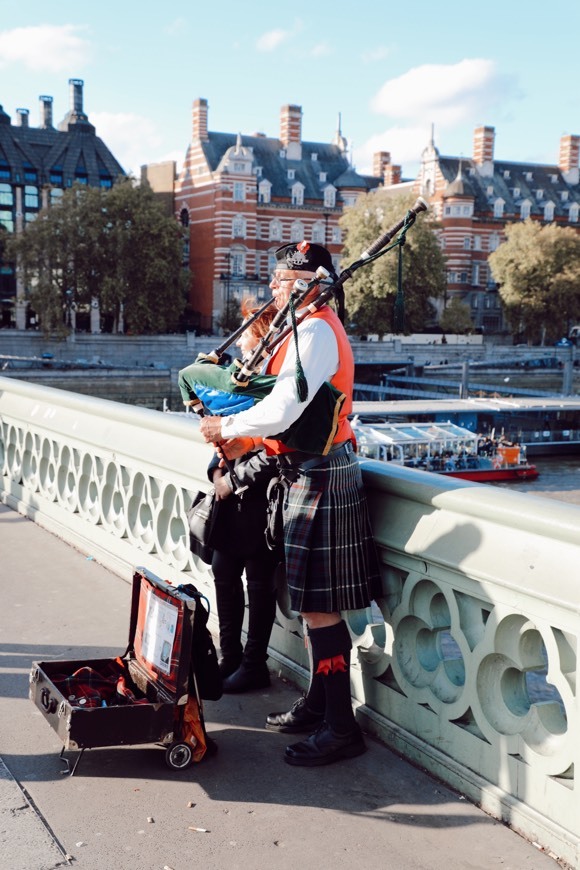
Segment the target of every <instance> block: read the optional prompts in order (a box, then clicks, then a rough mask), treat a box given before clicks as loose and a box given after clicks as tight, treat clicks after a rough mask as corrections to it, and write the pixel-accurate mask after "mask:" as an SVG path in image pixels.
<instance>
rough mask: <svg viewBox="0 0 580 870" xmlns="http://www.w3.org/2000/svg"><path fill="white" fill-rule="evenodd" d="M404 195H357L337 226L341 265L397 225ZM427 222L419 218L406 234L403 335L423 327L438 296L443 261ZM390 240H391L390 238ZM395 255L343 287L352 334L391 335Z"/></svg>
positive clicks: (407, 198)
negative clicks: (340, 236)
mask: <svg viewBox="0 0 580 870" xmlns="http://www.w3.org/2000/svg"><path fill="white" fill-rule="evenodd" d="M413 201H414V197H413V196H412V195H411V194H409V195H405V194H403V195H400V196H392V195H391V194H390V192H388V191H385V190H377V191H374V192H372V193H369V194H367V195H366V196H362V197H360V198H359V199H358V200H357V202H356V204H355V205H353V206H350V207H349V208H348V209H346V210H345V212H344V215H343V216H342V218H341V220H340V223H341V226H342V228H343V229H344V231H345V241H344V249H343V254H342V256H343V259H342V265H343V267H345V266H348V265H350V264H351V263H353V262H354V261H355V260H358V259H359V258H360V255H361V253H362V251H364V250H365V249H366V248H367V247H368V246H369V244H371V243H372V242H373V241H374V240H375V238H377V237H378V236H379V235H380V234H381V232H382V231H384V230H386V229H389V227H391V226H393V225H395V224H397V223H398V222H399V221H400V220H401V219H402V218H403V217H404V215H405V213H406V211H407V210H408V209H409V208H410V206H411V205H412V204H413ZM433 229H434V224H433V223H432V221H431V220H430V219H426V218H425V217H422V216H421V217H419V218H418V219H417V221H416V223H415V224H414V226H413V227H411V229H410V230H409V231H408V232H407V235H406V240H405V245H404V248H403V287H404V300H405V331H406V332H416V331H418V330H421V329H423V327H424V326H425V323H426V321H427V320H428V319H430V317H432V315H433V306H432V305H431V303H430V301H429V300H430V299H431V298H437V297H440V296H442V295H443V293H444V292H445V285H446V273H445V260H444V257H443V255H442V253H441V249H440V247H439V244H438V242H437V238H436V236H435V233H434V232H433ZM393 241H394V239H393ZM397 272H398V251H397V250H394V251H392V252H391V253H389V254H387V255H386V256H384V257H380V258H379V259H378V260H377V261H376V262H374V263H372V264H371V265H370V266H363V267H362V268H361V269H359V270H358V271H357V272H355V273H354V276H353V278H352V279H350V280H349V281H347V282H346V284H345V300H346V307H347V310H348V320H349V321H350V322H351V324H353V325H352V326H351V329H352V330H353V331H356V333H357V334H366V333H369V332H370V333H379V335H383V334H384V333H388V332H392V331H393V326H394V323H393V313H394V307H395V298H396V295H397Z"/></svg>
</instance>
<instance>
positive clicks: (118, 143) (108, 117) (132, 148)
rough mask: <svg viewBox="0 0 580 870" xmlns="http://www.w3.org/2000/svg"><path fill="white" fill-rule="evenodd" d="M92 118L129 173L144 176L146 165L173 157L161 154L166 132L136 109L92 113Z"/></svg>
mask: <svg viewBox="0 0 580 870" xmlns="http://www.w3.org/2000/svg"><path fill="white" fill-rule="evenodd" d="M89 121H90V122H91V124H94V126H95V127H96V130H97V136H99V137H100V138H101V139H102V140H103V142H104V143H105V144H106V146H107V148H109V149H110V151H111V152H112V153H113V156H114V157H116V158H117V160H118V161H119V163H120V164H121V166H122V167H123V169H124V170H125V172H131V173H132V174H133V175H135V176H136V177H137V178H139V176H140V175H141V165H142V164H144V163H157V162H159V161H160V160H161V159H173V158H167V157H166V158H160V157H159V156H158V153H159V152H160V150H161V146H162V145H163V135H162V132H161V131H160V130H159V128H158V127H157V125H156V124H155V123H154V121H152V120H151V119H150V118H146V117H144V116H143V115H136V114H134V113H132V112H117V113H114V112H91V113H90V115H89Z"/></svg>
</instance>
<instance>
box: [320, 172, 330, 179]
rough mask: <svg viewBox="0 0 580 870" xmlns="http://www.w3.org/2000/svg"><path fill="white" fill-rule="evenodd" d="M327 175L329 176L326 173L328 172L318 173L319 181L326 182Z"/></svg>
mask: <svg viewBox="0 0 580 870" xmlns="http://www.w3.org/2000/svg"><path fill="white" fill-rule="evenodd" d="M327 174H328V173H326V172H319V173H318V180H319V181H326V176H327Z"/></svg>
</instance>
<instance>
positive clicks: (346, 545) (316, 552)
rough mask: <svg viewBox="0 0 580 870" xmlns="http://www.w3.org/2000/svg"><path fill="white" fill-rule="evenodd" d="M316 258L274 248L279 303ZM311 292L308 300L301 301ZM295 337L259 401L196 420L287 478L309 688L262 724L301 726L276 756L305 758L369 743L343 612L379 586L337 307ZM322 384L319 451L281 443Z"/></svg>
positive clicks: (291, 556)
mask: <svg viewBox="0 0 580 870" xmlns="http://www.w3.org/2000/svg"><path fill="white" fill-rule="evenodd" d="M319 267H323V268H324V269H326V270H327V272H328V273H329V274H330V275H333V274H334V268H333V265H332V259H331V256H330V253H329V251H328V250H327V249H326V248H325V247H323V246H322V245H318V244H308V243H306V242H302V243H300V244H298V245H295V244H290V245H283V246H282V247H281V248H279V249H278V250H277V251H276V268H275V271H274V274H273V276H272V279H271V282H270V288H271V290H272V295H273V297H274V301H275V306H276V308H277V309H278V310H280V309H282V308H283V307H284V306H285V305H286V303H287V301H288V299H289V297H290V294H291V291H292V288H293V285H294V282H295V281H296V280H297V279H302V280H303V281H306V282H311V281H312V280H313V279H314V277H315V273H316V270H317V269H318V268H319ZM316 293H317V288H316V287H313V290H312V294H313V295H316ZM309 301H310V300H309V297H307V298H306V299H305V300H303V302H302V303H301V307H304V306H305V305H307V304H308V302H309ZM296 336H297V339H298V355H297V349H296V340H295V337H294V335H293V334H289V335H288V337H287V338H286V339H285V340H284V341H281V342H279V344H278V345H277V346H276V347H275V348H274V351H273V353H272V355H271V356H270V357H269V359H268V360H267V362H266V369H265V370H266V372H267V373H268V374H273V375H276V376H277V378H276V382H275V385H274V387H273V389H272V390H271V392H270V393H269V394H268V395H267V396H266V397H265V398H263V399H262V401H260V402H258V403H257V404H255V405H254V406H253V407H251V408H249V409H248V410H245V411H241V412H240V413H238V414H231V415H229V416H224V417H219V416H206V417H203V418H202V420H201V423H200V427H201V432H202V434H203V436H204V438H205V439H206V441H208V442H213V443H215V444H217V445H219V450H220V451H222V452H223V453H225V455H226V456H227V457H228V458H229V459H234V458H236V457H237V456H241V455H243V454H244V453H245V452H247V449H248V444H249V439H252V442H253V443H254V444H256V442H257V441H258V440H260V441H261V442H262V443H263V445H264V447H265V449H266V451H267V453H268V454H270V455H274V456H276V460H277V464H278V469H279V475H280V477H281V479H283V480H284V482H285V488H284V499H283V504H282V508H281V513H282V536H283V552H284V560H285V567H286V579H287V585H288V595H289V601H290V606H291V607H292V609H293V610H295V611H296V612H298V613H300V615H301V617H302V620H303V623H304V624H305V626H306V632H305V633H306V635H307V637H308V642H309V645H310V659H311V668H312V673H311V680H310V686H309V688H308V691H307V693H306V695H305V696H304V697H302V698H300V699H298V700H297V701H296V702H295V703H294V704H293V705H292V707H291V709H290V710H288V711H286V712H279V713H271V714H270V715H268V716H267V719H266V728H267V729H269V730H273V731H278V732H283V733H288V734H294V733H304V734H310V736H309V737H307V738H306V739H303V740H301V741H299V742H297V743H293V744H292V745H290V746H288V747H287V748H286V751H285V755H284V759H285V761H286V762H288V763H289V764H292V765H301V766H308V767H314V766H318V765H324V764H330V763H333V762H336V761H339V760H341V759H343V758H351V757H354V756H357V755H360V754H361V753H363V752H364V751H365V749H366V745H365V742H364V738H363V735H362V732H361V730H360V727H359V726H358V724H357V722H356V719H355V717H354V713H353V709H352V702H351V693H350V670H349V669H350V653H351V648H352V641H351V637H350V633H349V630H348V628H347V625H346V622H345V621H344V620H343V619H342V616H341V611H348V610H358V609H362V608H366V607H368V606H369V604H370V602H371V600H372V599H373V598H374V597H375V596H376V595H377V594H378V582H379V568H378V560H377V555H376V551H375V545H374V540H373V535H372V531H371V526H370V521H369V515H368V508H367V502H366V496H365V493H364V487H363V481H362V474H361V470H360V466H359V464H358V462H357V459H356V455H355V448H356V441H355V437H354V434H353V432H352V428H351V425H350V421H349V419H348V415H349V414H350V413H351V411H352V395H353V384H354V359H353V354H352V349H351V346H350V343H349V341H348V338H347V335H346V332H345V329H344V327H343V325H342V323H341V321H340V319H339V317H338V315H337V314H336V313H335V312H334V310H333V309H332V308H330V307H329V306H328V305H322V306H321V307H320V308H318V309H316V310H315V311H314V312H313V313H311V314H309V315H308V316H307V317H305V318H303V319H301V320H300V321H299V323H298V327H297V332H296ZM297 364H298V366H300V365H301V371H302V372H303V374H304V377H305V379H306V384H307V396H306V398H304V395H303V394H302V396H300V397H299V395H298V389H297V377H296V373H297ZM325 382H330V383H331V384H332V385H333V386H334V387H335V388H337V389H338V390H339V391H340V392H342V393H343V394H344V396H345V400H344V402H343V403H342V404H341V406H340V410H339V413H338V425H337V427H336V433H335V435H334V438H333V441H332V444H331V446H330V449H329V450H328V452H326V453H324V454H323V453H320V454H319V455H317V454H312V453H304V452H301V451H297V450H291V449H289V448H288V447H287V445H285V444H284V443H283V442H282V441H281V440H280V439H277V438H275V437H273V436H274V435H275V433H281V432H284V431H285V430H286V429H287V428H288V427H289V426H291V425H292V424H293V423H294V422H295V421H297V420H298V419H299V417H300V416H301V415H302V414H303V413H304V410H305V408H306V407H307V406H308V404H309V402H310V401H311V400H312V398H313V397H314V396H315V394H316V393H317V391H318V390H319V388H320V387H321V386H322V385H323V384H324V383H325Z"/></svg>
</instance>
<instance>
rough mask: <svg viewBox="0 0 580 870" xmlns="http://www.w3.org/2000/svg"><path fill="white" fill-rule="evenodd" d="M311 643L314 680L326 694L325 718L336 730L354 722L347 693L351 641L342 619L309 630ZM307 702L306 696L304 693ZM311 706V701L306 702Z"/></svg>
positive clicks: (351, 727)
mask: <svg viewBox="0 0 580 870" xmlns="http://www.w3.org/2000/svg"><path fill="white" fill-rule="evenodd" d="M309 635H310V641H311V643H312V658H313V664H314V666H313V683H314V682H315V680H316V678H318V679H317V681H316V685H317V687H318V686H322V687H323V689H324V695H325V707H324V710H325V712H324V718H325V720H326V722H327V724H328V725H329V726H330V727H331V728H332V730H333V731H336V732H337V733H338V734H348V733H349V732H350V731H353V730H354V728H355V726H356V720H355V718H354V713H353V711H352V701H351V695H350V650H351V646H352V642H351V639H350V634H349V632H348V628H347V627H346V623H345V622H344V620H341V621H340V622H338V623H336V625H329V626H327V627H325V628H316V629H312V630H311V631H309ZM307 703H308V696H307ZM309 706H310V705H309Z"/></svg>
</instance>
